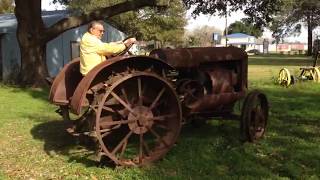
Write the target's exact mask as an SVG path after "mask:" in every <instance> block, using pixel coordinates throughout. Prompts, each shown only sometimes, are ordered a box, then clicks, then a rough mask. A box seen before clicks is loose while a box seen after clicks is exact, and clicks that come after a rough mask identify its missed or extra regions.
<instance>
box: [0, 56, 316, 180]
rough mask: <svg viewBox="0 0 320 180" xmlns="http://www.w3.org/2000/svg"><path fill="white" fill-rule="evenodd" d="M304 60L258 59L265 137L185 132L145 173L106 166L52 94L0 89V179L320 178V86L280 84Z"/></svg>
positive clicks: (254, 63)
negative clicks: (250, 139)
mask: <svg viewBox="0 0 320 180" xmlns="http://www.w3.org/2000/svg"><path fill="white" fill-rule="evenodd" d="M311 63H312V61H311V60H310V59H306V58H304V57H303V56H279V57H277V56H254V57H250V60H249V64H250V66H249V86H250V89H256V88H257V89H260V90H262V91H264V92H265V93H266V94H267V96H268V99H269V102H270V106H271V110H270V118H269V122H268V130H267V133H266V135H265V138H264V139H262V140H261V141H259V142H258V143H256V144H250V143H245V144H242V143H240V141H239V138H238V137H239V123H238V122H236V121H210V122H208V123H207V125H206V126H202V127H200V128H193V127H191V126H190V125H186V126H184V127H183V129H182V132H181V135H180V138H179V140H178V143H177V145H176V146H174V148H173V149H172V150H171V151H170V152H169V153H168V154H167V155H166V156H165V157H164V159H162V160H161V161H158V162H156V163H155V164H153V165H150V166H148V167H143V168H130V169H128V168H115V169H114V168H110V167H99V166H97V163H96V162H95V161H94V155H93V152H92V151H90V150H87V149H86V148H84V147H83V146H80V145H79V144H78V142H77V141H76V140H74V139H73V138H71V137H70V136H68V135H67V134H66V133H65V131H64V123H63V122H62V121H61V118H60V117H59V116H58V115H57V114H56V113H54V111H55V109H56V107H55V106H53V105H51V104H49V103H48V100H47V93H48V90H32V89H20V88H15V87H8V86H5V85H2V86H0V102H1V104H0V122H1V123H0V179H261V178H268V179H280V178H285V179H286V178H288V179H319V178H320V111H319V106H320V103H319V102H320V96H319V92H320V84H314V83H309V82H305V83H300V84H297V85H295V86H294V87H290V88H282V87H279V86H277V85H275V84H274V81H273V80H274V76H276V75H277V73H278V71H279V70H280V69H281V68H282V67H288V66H289V67H290V68H292V69H295V70H298V69H299V67H300V66H305V65H308V64H311Z"/></svg>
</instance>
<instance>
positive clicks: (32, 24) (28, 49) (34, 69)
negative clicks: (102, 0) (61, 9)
mask: <svg viewBox="0 0 320 180" xmlns="http://www.w3.org/2000/svg"><path fill="white" fill-rule="evenodd" d="M59 1H60V2H63V3H68V0H59ZM106 2H108V1H106ZM15 5H16V6H15V10H14V12H15V15H16V18H17V21H18V27H17V38H18V42H19V46H20V51H21V68H20V73H19V76H18V83H19V84H21V85H33V86H40V85H43V84H44V83H45V80H44V79H45V77H46V76H47V75H48V70H47V66H46V60H45V49H46V43H47V42H49V41H50V40H52V39H54V38H55V37H57V36H58V35H59V34H61V33H63V32H64V31H67V30H69V29H72V28H75V27H78V26H81V25H84V24H86V23H88V22H90V21H92V20H101V19H105V18H109V17H113V16H115V15H117V14H121V13H124V12H127V11H130V10H136V9H139V8H143V7H147V6H150V7H163V6H164V5H167V4H166V1H162V2H158V1H157V0H131V1H125V0H123V1H121V2H120V1H119V3H117V4H114V5H112V6H103V7H99V8H98V9H95V10H94V11H92V12H90V13H88V14H81V13H80V14H77V13H76V14H74V15H73V16H70V17H67V18H64V19H62V20H60V21H58V22H57V23H55V24H53V25H52V26H50V27H46V26H45V25H44V22H43V19H42V18H41V0H28V1H26V0H15Z"/></svg>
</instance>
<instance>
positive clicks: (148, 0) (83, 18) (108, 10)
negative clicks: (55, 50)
mask: <svg viewBox="0 0 320 180" xmlns="http://www.w3.org/2000/svg"><path fill="white" fill-rule="evenodd" d="M147 6H150V7H162V5H161V4H157V0H132V1H126V2H123V3H119V4H116V5H114V6H110V7H105V8H100V9H97V10H96V11H94V12H91V13H89V14H87V15H80V16H71V17H68V18H64V19H61V20H60V21H58V22H57V23H55V24H54V25H52V26H51V27H49V28H47V29H46V30H45V31H44V33H43V34H42V36H43V37H42V38H41V39H42V41H43V42H48V41H50V40H52V39H54V38H55V37H57V36H58V35H60V34H61V33H63V32H65V31H67V30H69V29H72V28H75V27H79V26H81V25H84V24H87V23H89V22H90V21H92V20H102V19H105V18H110V17H112V16H115V15H118V14H121V13H124V12H127V11H131V10H137V9H140V8H143V7H147Z"/></svg>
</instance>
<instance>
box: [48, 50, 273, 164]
mask: <svg viewBox="0 0 320 180" xmlns="http://www.w3.org/2000/svg"><path fill="white" fill-rule="evenodd" d="M247 59H248V57H247V54H246V53H245V52H244V51H243V50H241V49H238V48H235V47H228V48H213V47H208V48H181V49H157V50H153V51H152V52H151V53H150V55H149V56H134V55H129V56H128V55H121V56H117V57H113V58H110V59H108V60H107V61H105V62H103V63H101V64H99V65H98V66H96V67H95V68H94V69H92V70H91V71H90V72H89V73H88V74H87V75H86V76H85V77H83V76H82V75H81V74H80V72H79V58H77V59H74V60H73V61H71V62H70V63H69V64H67V65H66V66H65V67H64V68H63V69H62V70H61V72H60V73H59V74H58V75H57V76H56V78H55V80H54V81H53V84H52V87H51V91H50V97H49V99H50V101H51V102H52V103H53V104H55V105H57V106H59V107H60V109H59V112H60V113H61V115H62V116H63V119H64V120H65V121H68V122H71V124H72V126H71V127H72V128H71V130H70V128H68V132H69V133H71V134H72V135H74V136H86V137H90V138H92V139H93V140H94V141H93V142H95V144H96V145H97V156H98V157H105V158H107V159H109V160H111V162H113V163H114V164H115V165H120V166H143V165H145V164H148V163H152V162H154V161H156V160H159V159H160V158H162V157H163V156H164V155H165V154H166V153H167V152H168V151H169V150H170V149H171V148H172V147H173V145H174V144H175V143H176V141H177V138H178V136H179V133H180V130H181V126H182V125H183V124H185V123H187V122H190V121H196V120H197V119H201V118H195V117H204V118H205V119H212V118H213V117H221V118H226V119H230V118H233V119H238V120H239V121H240V132H241V137H242V138H241V139H242V140H245V141H250V142H254V141H256V140H258V139H260V138H261V137H262V136H263V134H264V133H265V130H266V125H267V119H268V108H269V107H268V100H267V98H266V96H265V95H264V94H263V93H261V92H259V91H257V90H255V91H253V92H251V93H248V91H247V80H248V73H247V70H248V64H247V63H248V60H247ZM241 99H244V101H243V105H242V112H241V115H237V114H236V113H234V106H235V103H236V102H237V101H240V100H241ZM70 113H72V114H75V115H77V117H76V119H75V120H72V118H71V117H72V116H70ZM73 116H74V115H73ZM201 120H203V119H201Z"/></svg>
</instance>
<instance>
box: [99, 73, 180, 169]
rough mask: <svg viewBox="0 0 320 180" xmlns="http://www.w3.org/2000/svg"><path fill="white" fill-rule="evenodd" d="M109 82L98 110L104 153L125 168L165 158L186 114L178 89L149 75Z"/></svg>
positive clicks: (127, 76)
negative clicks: (176, 90)
mask: <svg viewBox="0 0 320 180" xmlns="http://www.w3.org/2000/svg"><path fill="white" fill-rule="evenodd" d="M108 82H110V83H109V84H108V83H106V84H105V93H104V94H103V97H102V98H101V100H100V101H99V102H98V105H97V106H98V107H97V109H96V125H95V128H96V134H97V139H98V141H99V144H100V147H101V153H102V154H103V155H105V156H107V157H108V158H110V159H111V160H112V161H113V162H114V163H115V164H117V165H122V166H141V165H145V164H148V163H151V162H153V161H156V160H158V159H160V158H161V157H163V156H164V155H165V154H166V153H167V152H168V151H169V150H170V149H171V148H172V146H173V145H174V143H175V142H176V140H177V137H178V135H179V133H180V129H181V120H182V112H181V107H180V103H179V100H178V97H177V95H176V93H175V91H174V89H173V88H172V87H171V85H170V84H169V83H168V82H166V80H164V79H162V78H161V77H159V76H157V75H155V74H153V73H145V72H134V73H128V74H127V75H124V76H122V77H120V78H119V77H114V78H111V79H110V80H109V81H108Z"/></svg>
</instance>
